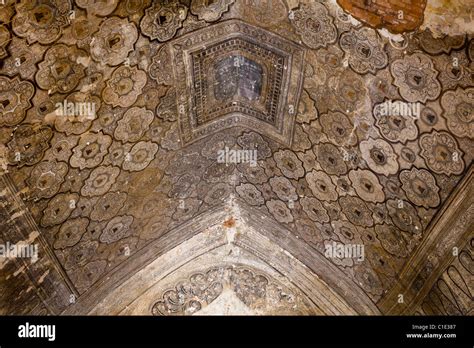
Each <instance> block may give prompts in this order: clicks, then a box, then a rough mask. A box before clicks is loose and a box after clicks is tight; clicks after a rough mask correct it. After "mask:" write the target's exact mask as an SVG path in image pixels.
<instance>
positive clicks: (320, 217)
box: [300, 197, 329, 223]
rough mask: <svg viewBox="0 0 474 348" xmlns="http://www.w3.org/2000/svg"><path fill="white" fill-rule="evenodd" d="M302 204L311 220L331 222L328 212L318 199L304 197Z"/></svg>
mask: <svg viewBox="0 0 474 348" xmlns="http://www.w3.org/2000/svg"><path fill="white" fill-rule="evenodd" d="M300 203H301V206H302V207H303V210H304V211H305V213H306V215H308V217H309V218H310V219H311V220H313V221H316V222H321V223H324V222H329V215H328V213H327V210H326V209H325V208H324V207H323V205H322V204H321V202H320V201H318V200H317V199H316V198H312V197H303V198H301V202H300Z"/></svg>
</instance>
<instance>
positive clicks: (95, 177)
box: [81, 166, 120, 197]
mask: <svg viewBox="0 0 474 348" xmlns="http://www.w3.org/2000/svg"><path fill="white" fill-rule="evenodd" d="M119 172H120V169H119V168H117V167H112V166H102V167H97V168H95V169H94V170H93V171H92V173H91V175H90V176H89V178H88V179H87V180H86V182H85V184H84V186H83V187H82V189H81V194H82V195H83V196H88V197H91V196H101V195H103V194H105V193H107V191H109V190H110V188H111V187H112V185H113V184H114V183H115V179H117V176H118V175H119Z"/></svg>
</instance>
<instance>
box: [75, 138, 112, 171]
mask: <svg viewBox="0 0 474 348" xmlns="http://www.w3.org/2000/svg"><path fill="white" fill-rule="evenodd" d="M111 143H112V138H111V137H110V136H108V135H104V134H102V133H85V134H83V135H82V136H81V138H80V140H79V144H78V145H77V146H76V147H75V148H74V149H73V150H72V152H73V155H72V157H71V159H70V160H69V163H70V164H71V167H76V168H80V169H84V168H94V167H97V166H98V165H99V164H100V163H101V162H102V160H103V159H104V156H105V155H106V154H107V149H108V148H109V146H110V144H111Z"/></svg>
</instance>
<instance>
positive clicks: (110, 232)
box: [99, 215, 133, 244]
mask: <svg viewBox="0 0 474 348" xmlns="http://www.w3.org/2000/svg"><path fill="white" fill-rule="evenodd" d="M132 223H133V216H131V215H124V216H116V217H114V218H113V219H112V220H110V221H109V222H108V223H107V225H106V226H105V229H104V232H102V234H101V235H100V238H99V240H100V241H101V242H102V243H107V244H111V243H114V242H116V241H118V240H120V239H123V238H126V237H128V236H130V235H131V234H132V233H133V230H132V228H131V226H132Z"/></svg>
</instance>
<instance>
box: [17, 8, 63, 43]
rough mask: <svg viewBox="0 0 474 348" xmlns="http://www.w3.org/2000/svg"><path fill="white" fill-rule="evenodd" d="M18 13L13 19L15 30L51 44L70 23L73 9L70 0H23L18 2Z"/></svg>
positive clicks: (19, 33) (35, 40)
mask: <svg viewBox="0 0 474 348" xmlns="http://www.w3.org/2000/svg"><path fill="white" fill-rule="evenodd" d="M16 10H17V14H16V15H15V17H13V20H12V29H13V32H14V33H15V34H16V35H18V36H20V37H24V38H26V39H27V40H28V43H34V42H39V43H41V44H43V45H46V44H50V43H52V42H54V41H56V40H57V39H59V37H60V36H61V33H62V30H63V28H64V27H66V26H67V25H68V24H69V15H70V11H71V10H72V7H71V2H70V0H38V1H21V2H19V3H18V4H16Z"/></svg>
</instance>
